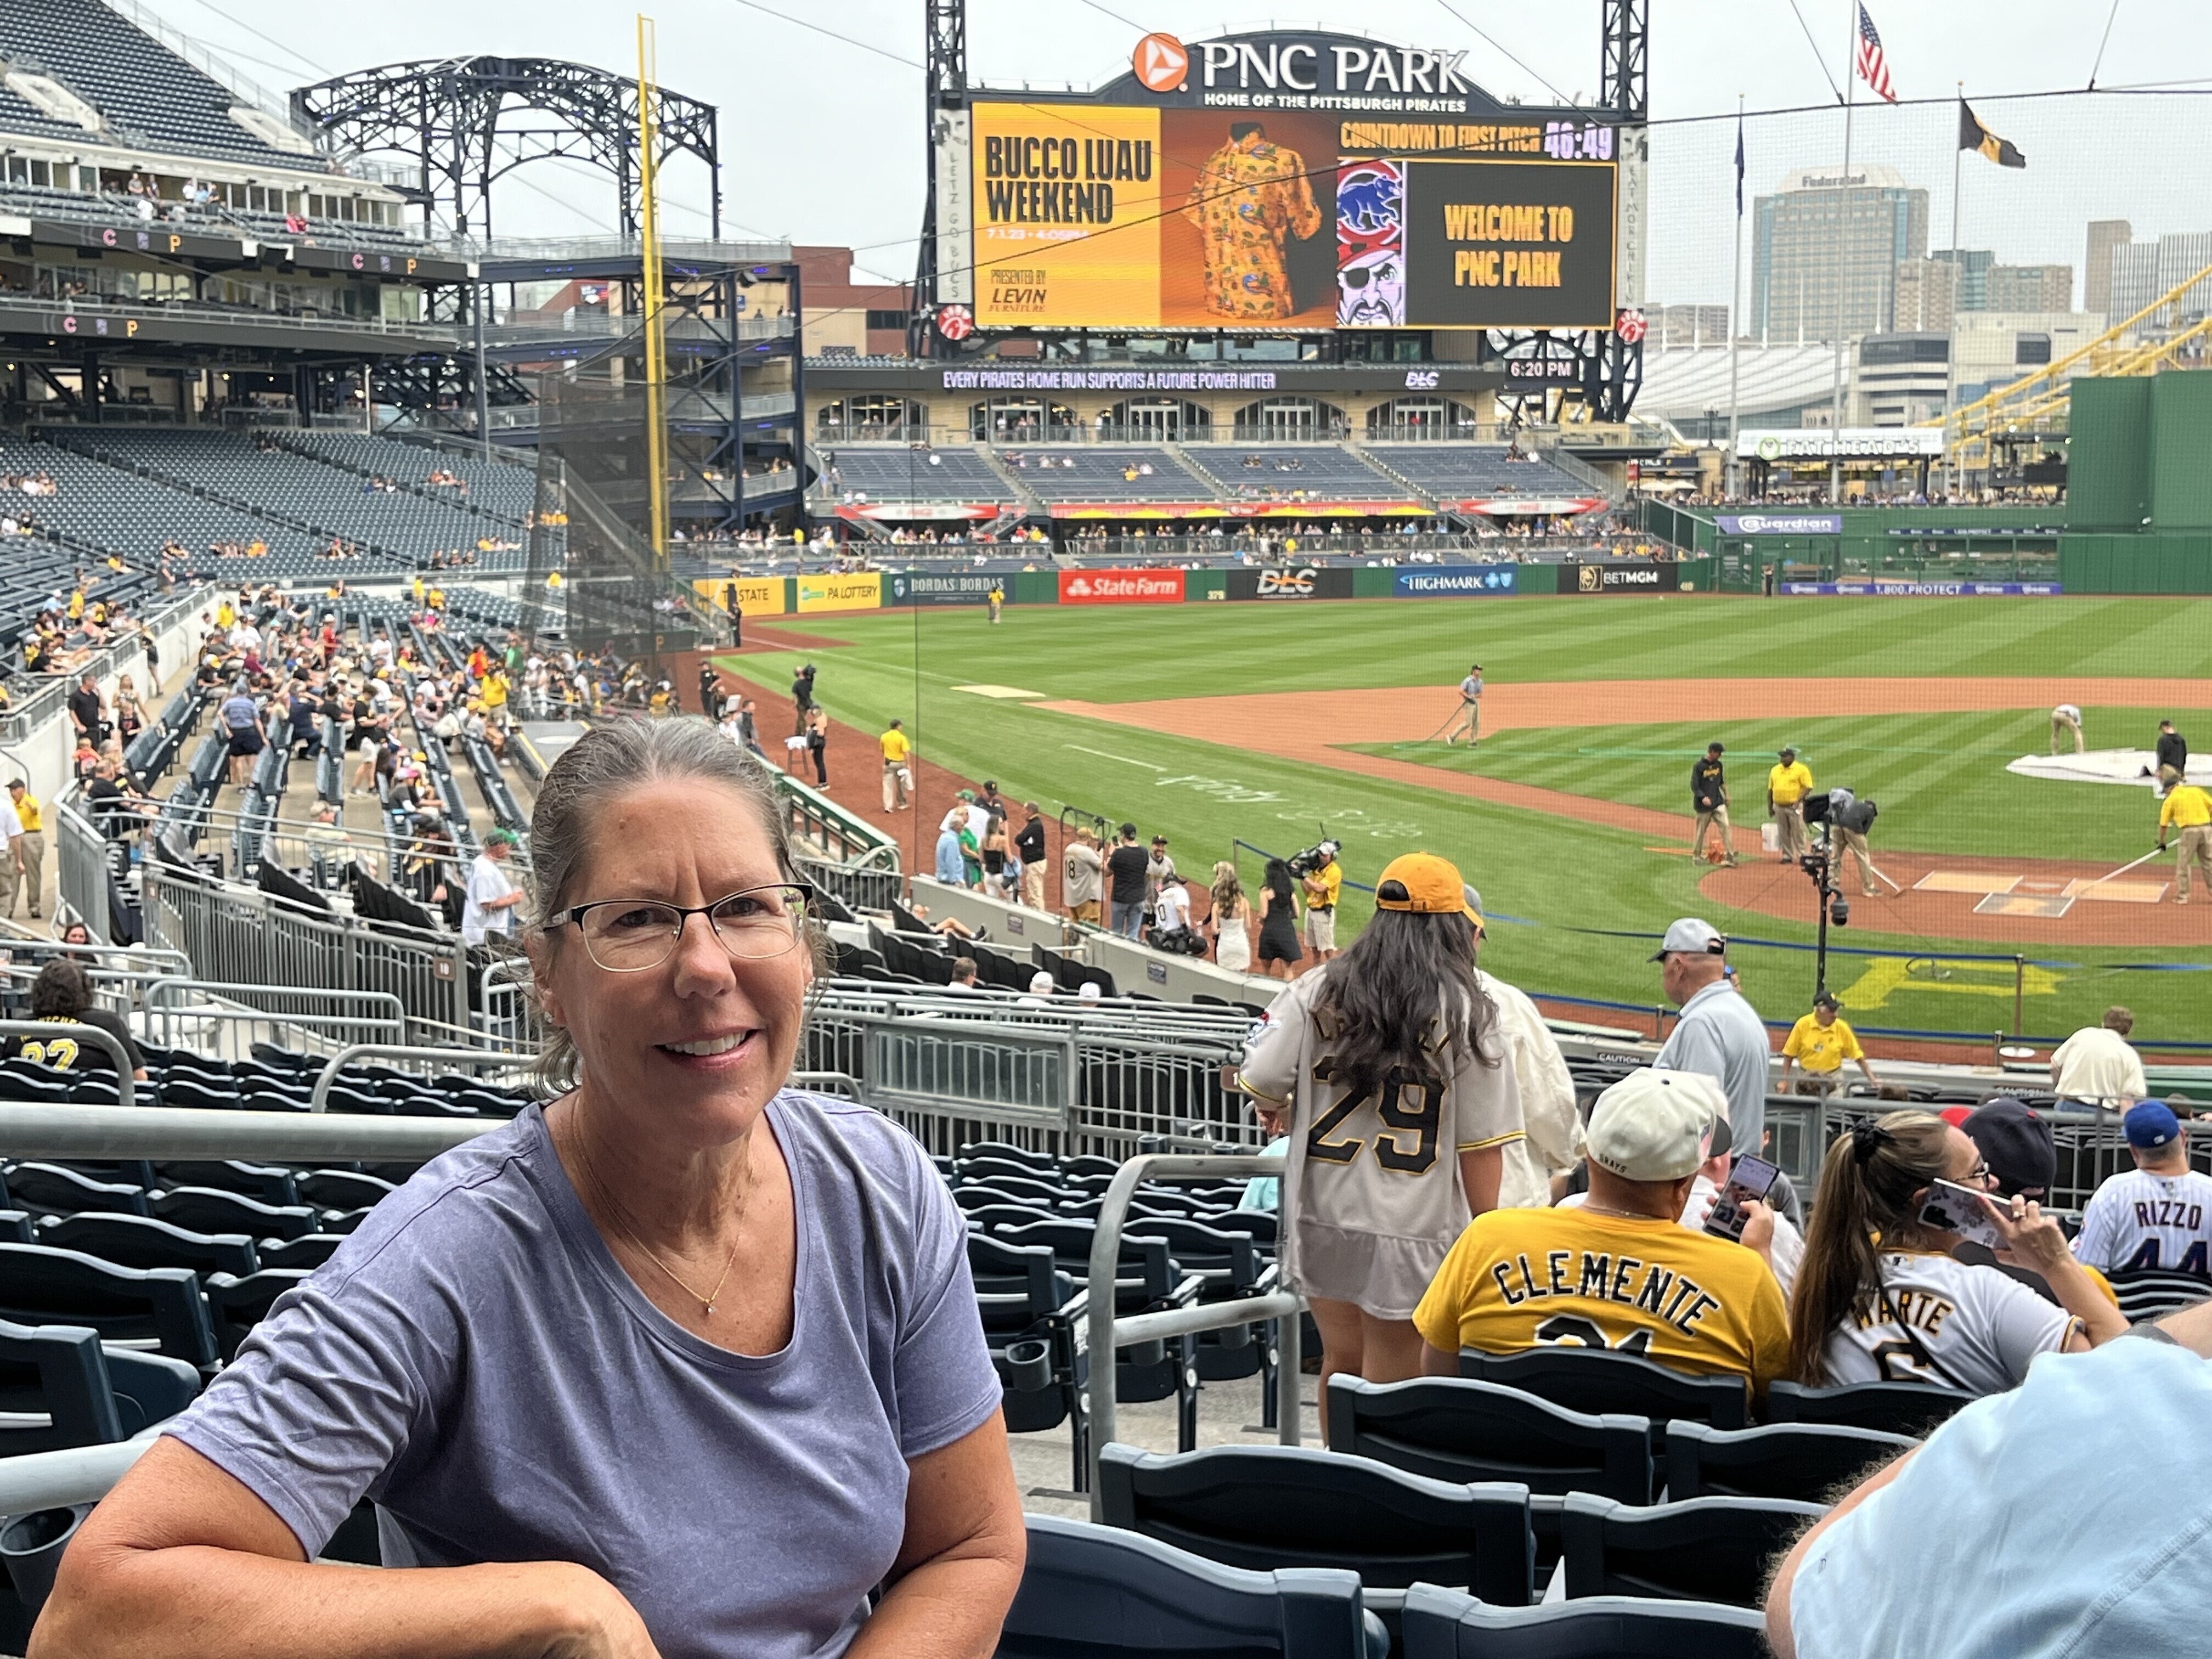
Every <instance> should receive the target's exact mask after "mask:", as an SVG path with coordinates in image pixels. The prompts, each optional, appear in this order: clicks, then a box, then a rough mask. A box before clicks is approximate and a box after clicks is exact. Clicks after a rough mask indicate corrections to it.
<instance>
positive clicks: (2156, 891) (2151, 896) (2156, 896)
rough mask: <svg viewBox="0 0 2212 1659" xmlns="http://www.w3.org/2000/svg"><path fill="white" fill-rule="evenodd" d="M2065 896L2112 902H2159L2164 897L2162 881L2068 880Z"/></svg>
mask: <svg viewBox="0 0 2212 1659" xmlns="http://www.w3.org/2000/svg"><path fill="white" fill-rule="evenodd" d="M2066 896H2067V897H2069V898H2079V899H2103V900H2105V901H2106V902H2109V903H2114V904H2159V903H2162V902H2165V899H2166V884H2165V883H2164V882H2162V881H2092V880H2083V881H2069V882H2068V883H2067V884H2066Z"/></svg>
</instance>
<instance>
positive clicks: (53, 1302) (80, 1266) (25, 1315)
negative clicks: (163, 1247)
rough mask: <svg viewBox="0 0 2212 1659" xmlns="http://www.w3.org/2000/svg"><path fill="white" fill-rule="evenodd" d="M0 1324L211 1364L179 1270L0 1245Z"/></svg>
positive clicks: (193, 1283) (207, 1337) (208, 1341)
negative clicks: (84, 1328)
mask: <svg viewBox="0 0 2212 1659" xmlns="http://www.w3.org/2000/svg"><path fill="white" fill-rule="evenodd" d="M0 1319H4V1320H12V1321H13V1322H15V1323H16V1324H19V1325H88V1326H90V1327H91V1328H93V1329H94V1330H96V1331H98V1332H99V1333H100V1338H101V1340H104V1341H108V1342H141V1341H145V1340H149V1339H151V1340H152V1341H153V1343H154V1345H155V1348H156V1350H157V1351H158V1352H161V1353H165V1354H167V1355H168V1356H169V1357H170V1358H172V1359H181V1360H184V1361H185V1362H186V1363H188V1364H193V1365H197V1366H200V1367H202V1368H203V1369H205V1368H208V1367H211V1366H212V1365H213V1364H215V1358H216V1347H215V1334H214V1332H213V1331H212V1330H211V1329H210V1328H209V1325H208V1310H207V1304H206V1303H205V1302H204V1301H203V1300H202V1299H201V1296H200V1286H199V1280H198V1279H197V1278H195V1277H194V1276H193V1274H192V1273H191V1270H190V1269H189V1268H185V1267H116V1266H114V1265H113V1264H112V1263H110V1262H106V1261H100V1260H98V1259H97V1258H95V1257H93V1256H88V1255H80V1254H78V1253H77V1252H76V1251H74V1250H58V1249H50V1248H49V1247H47V1246H46V1245H43V1244H0Z"/></svg>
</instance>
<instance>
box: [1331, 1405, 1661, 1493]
mask: <svg viewBox="0 0 2212 1659" xmlns="http://www.w3.org/2000/svg"><path fill="white" fill-rule="evenodd" d="M1324 1432H1325V1433H1326V1435H1327V1437H1328V1449H1330V1450H1331V1451H1337V1452H1350V1453H1352V1454H1353V1455H1356V1456H1359V1457H1371V1458H1374V1459H1375V1460H1376V1462H1383V1463H1388V1464H1389V1465H1390V1466H1391V1467H1392V1468H1400V1469H1405V1470H1407V1471H1409V1472H1411V1473H1412V1474H1425V1475H1427V1476H1428V1477H1429V1478H1430V1479H1431V1480H1451V1481H1461V1482H1467V1481H1478V1480H1515V1481H1519V1482H1521V1483H1522V1485H1524V1486H1527V1487H1528V1489H1529V1490H1530V1491H1531V1492H1547V1493H1560V1492H1595V1493H1599V1494H1601V1495H1602V1496H1604V1497H1607V1498H1617V1499H1619V1500H1620V1502H1622V1503H1626V1504H1649V1503H1650V1501H1651V1492H1652V1467H1651V1425H1650V1421H1649V1419H1644V1418H1641V1417H1631V1416H1627V1415H1626V1414H1607V1415H1604V1416H1597V1417H1591V1416H1586V1415H1584V1414H1583V1413H1580V1412H1571V1411H1569V1410H1567V1409H1566V1407H1564V1406H1554V1405H1551V1404H1549V1403H1547V1402H1546V1401H1541V1400H1539V1399H1537V1398H1535V1397H1534V1395H1526V1394H1522V1392H1521V1391H1520V1390H1518V1389H1508V1388H1503V1387H1500V1386H1499V1385H1498V1384H1497V1383H1477V1382H1474V1381H1472V1380H1470V1379H1468V1378H1465V1377H1449V1376H1435V1377H1421V1378H1419V1379H1416V1380H1415V1381H1413V1382H1410V1383H1369V1382H1366V1381H1364V1379H1362V1378H1359V1377H1356V1376H1343V1375H1341V1374H1340V1375H1338V1376H1332V1377H1330V1378H1329V1380H1328V1401H1327V1402H1326V1407H1325V1411H1324Z"/></svg>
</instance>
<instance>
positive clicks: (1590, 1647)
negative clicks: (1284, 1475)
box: [1399, 1584, 1771, 1659]
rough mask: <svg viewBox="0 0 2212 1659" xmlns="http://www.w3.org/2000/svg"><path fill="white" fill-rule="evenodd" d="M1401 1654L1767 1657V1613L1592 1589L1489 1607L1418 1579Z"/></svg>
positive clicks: (1445, 1657)
mask: <svg viewBox="0 0 2212 1659" xmlns="http://www.w3.org/2000/svg"><path fill="white" fill-rule="evenodd" d="M1399 1621H1400V1628H1401V1630H1402V1632H1404V1635H1403V1640H1402V1646H1401V1650H1400V1651H1401V1652H1402V1653H1403V1655H1404V1656H1405V1659H1769V1656H1770V1655H1771V1649H1769V1648H1768V1646H1767V1645H1766V1619H1765V1615H1764V1614H1762V1613H1754V1612H1753V1611H1752V1610H1751V1609H1750V1608H1748V1607H1723V1606H1721V1605H1719V1604H1717V1603H1713V1602H1698V1601H1646V1600H1644V1599H1641V1598H1638V1597H1632V1596H1621V1595H1596V1596H1591V1597H1589V1598H1588V1599H1586V1600H1582V1601H1555V1602H1550V1603H1547V1604H1546V1605H1544V1606H1541V1607H1489V1606H1486V1605H1485V1604H1484V1603H1483V1602H1481V1601H1478V1600H1477V1599H1476V1598H1475V1597H1474V1596H1472V1595H1465V1594H1463V1593H1462V1592H1461V1591H1458V1590H1453V1589H1440V1588H1438V1587H1437V1585H1434V1584H1416V1585H1415V1586H1414V1587H1413V1589H1409V1590H1407V1592H1406V1599H1405V1603H1404V1606H1403V1607H1402V1608H1401V1611H1400V1613H1399Z"/></svg>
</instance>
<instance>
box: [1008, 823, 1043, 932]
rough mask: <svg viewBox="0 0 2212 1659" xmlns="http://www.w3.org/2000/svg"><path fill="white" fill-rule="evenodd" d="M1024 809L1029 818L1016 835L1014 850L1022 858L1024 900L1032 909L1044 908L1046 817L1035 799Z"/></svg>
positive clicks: (1022, 895)
mask: <svg viewBox="0 0 2212 1659" xmlns="http://www.w3.org/2000/svg"><path fill="white" fill-rule="evenodd" d="M1022 811H1024V812H1026V813H1028V814H1029V817H1028V819H1027V820H1026V821H1025V822H1024V823H1023V825H1022V827H1021V829H1020V830H1019V832H1018V833H1017V834H1016V835H1015V836H1014V851H1015V852H1016V853H1017V854H1019V855H1020V857H1021V860H1022V894H1021V897H1022V902H1023V903H1024V904H1026V905H1028V906H1029V908H1030V909H1032V910H1042V909H1043V908H1044V819H1043V817H1042V816H1041V815H1040V813H1039V811H1038V809H1037V804H1036V802H1035V801H1029V802H1026V803H1025V804H1024V805H1023V807H1022Z"/></svg>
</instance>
